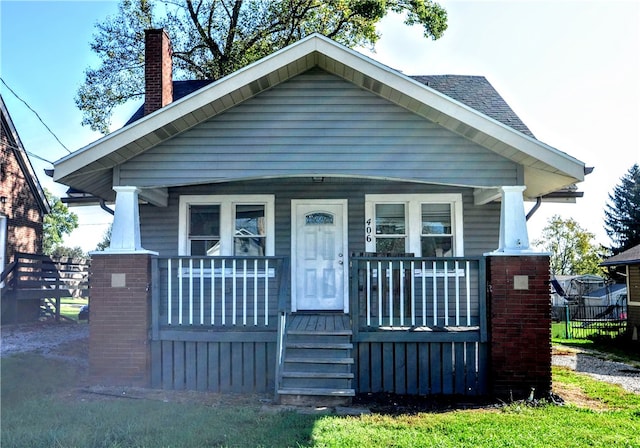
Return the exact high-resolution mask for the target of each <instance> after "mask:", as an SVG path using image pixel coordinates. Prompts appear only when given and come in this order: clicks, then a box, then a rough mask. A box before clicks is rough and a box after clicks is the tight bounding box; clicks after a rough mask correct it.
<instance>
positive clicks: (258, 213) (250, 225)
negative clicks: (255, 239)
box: [235, 205, 266, 236]
mask: <svg viewBox="0 0 640 448" xmlns="http://www.w3.org/2000/svg"><path fill="white" fill-rule="evenodd" d="M265 225H266V222H265V217H264V205H236V228H235V235H237V236H250V235H265V234H266V228H265Z"/></svg>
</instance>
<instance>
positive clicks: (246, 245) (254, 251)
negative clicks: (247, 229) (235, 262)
mask: <svg viewBox="0 0 640 448" xmlns="http://www.w3.org/2000/svg"><path fill="white" fill-rule="evenodd" d="M265 251H266V238H263V237H249V238H234V241H233V255H237V256H240V257H262V256H264V254H265Z"/></svg>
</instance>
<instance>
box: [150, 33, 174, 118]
mask: <svg viewBox="0 0 640 448" xmlns="http://www.w3.org/2000/svg"><path fill="white" fill-rule="evenodd" d="M144 37H145V51H144V59H145V67H144V80H145V92H144V114H145V115H149V114H150V113H151V112H155V111H156V110H158V109H160V108H161V107H164V106H166V105H167V104H169V103H171V102H172V101H173V77H172V73H171V71H172V64H171V54H172V49H171V40H170V39H169V35H168V34H167V32H166V31H165V30H164V29H152V30H145V31H144Z"/></svg>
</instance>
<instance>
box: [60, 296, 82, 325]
mask: <svg viewBox="0 0 640 448" xmlns="http://www.w3.org/2000/svg"><path fill="white" fill-rule="evenodd" d="M87 303H88V300H87V299H86V298H74V297H63V298H62V299H60V315H61V316H64V317H66V318H68V319H72V320H75V321H77V320H78V312H79V311H80V308H82V306H83V305H86V304H87Z"/></svg>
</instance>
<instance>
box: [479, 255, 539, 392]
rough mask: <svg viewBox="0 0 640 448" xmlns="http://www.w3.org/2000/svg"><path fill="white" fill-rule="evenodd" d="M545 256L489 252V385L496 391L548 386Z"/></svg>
mask: <svg viewBox="0 0 640 448" xmlns="http://www.w3.org/2000/svg"><path fill="white" fill-rule="evenodd" d="M549 260H550V259H549V256H548V255H547V254H540V255H512V256H505V255H495V256H488V257H487V273H488V277H489V278H488V284H489V287H490V292H489V296H488V298H487V300H488V305H489V312H490V315H489V331H490V342H491V346H490V350H491V357H490V363H491V374H490V387H491V388H492V390H493V393H494V394H495V395H497V396H501V397H506V398H509V397H510V395H511V394H512V395H513V398H514V399H521V398H525V397H527V396H528V395H529V392H530V390H531V388H532V387H534V388H535V390H536V397H542V396H546V395H547V394H548V393H549V392H550V391H551V298H550V295H549Z"/></svg>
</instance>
